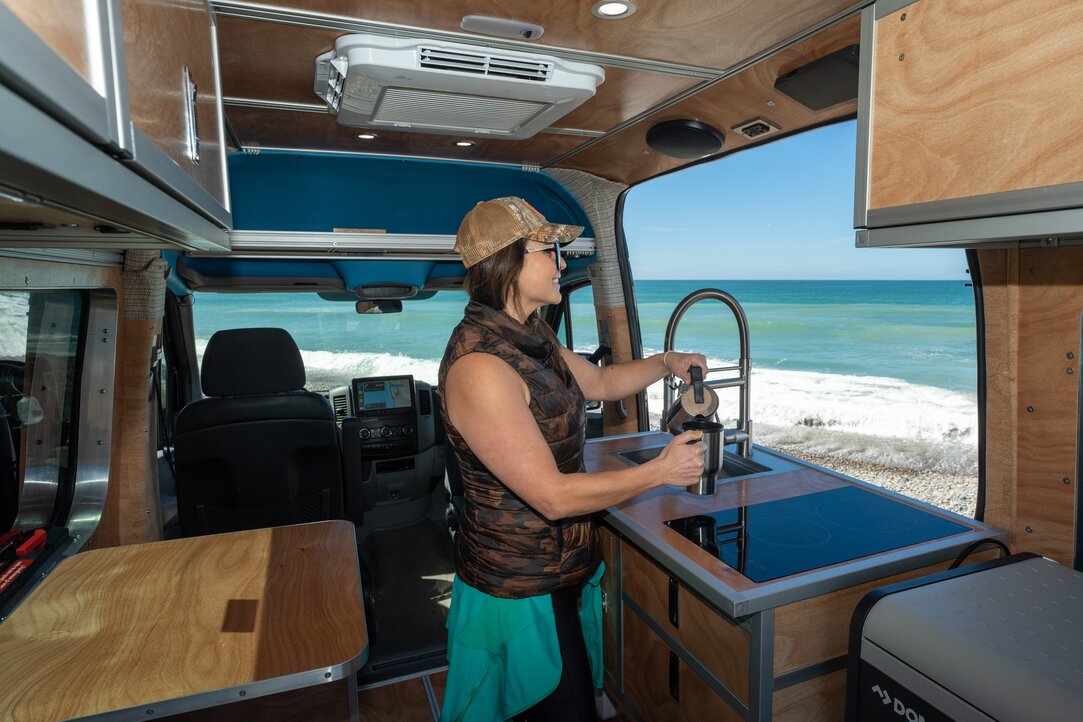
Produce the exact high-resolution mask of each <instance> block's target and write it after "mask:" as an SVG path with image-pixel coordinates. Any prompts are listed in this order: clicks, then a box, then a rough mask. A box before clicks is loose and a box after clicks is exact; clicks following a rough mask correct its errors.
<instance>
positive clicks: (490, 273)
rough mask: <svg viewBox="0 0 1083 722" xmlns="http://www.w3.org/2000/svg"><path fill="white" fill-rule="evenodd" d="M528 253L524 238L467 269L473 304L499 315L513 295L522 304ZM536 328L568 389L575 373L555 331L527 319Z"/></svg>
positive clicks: (514, 301)
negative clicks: (522, 279)
mask: <svg viewBox="0 0 1083 722" xmlns="http://www.w3.org/2000/svg"><path fill="white" fill-rule="evenodd" d="M524 250H526V239H525V238H520V239H519V240H517V241H516V242H515V243H512V244H511V245H509V246H505V247H504V248H501V249H500V250H499V251H497V252H496V253H494V254H493V255H491V256H489V257H488V258H486V259H484V260H482V261H478V262H477V263H476V264H474V265H473V266H471V267H470V268H468V269H466V277H465V278H464V279H463V287H464V288H466V292H467V293H468V294H469V295H470V299H471V300H472V301H477V302H478V303H483V304H485V305H486V306H488V307H489V308H495V309H496V310H497V311H507V308H505V306H506V304H505V301H506V300H508V293H509V291H510V293H511V299H510V301H511V303H512V304H513V305H514V304H518V302H519V286H518V285H516V283H515V280H516V279H517V278H518V277H519V271H521V270H522V269H523V259H524V257H525V256H524V254H523V251H524ZM532 324H534V328H535V329H536V330H537V332H538V333H540V334H542V335H543V336H544V337H545V339H546V346H547V347H548V349H549V363H550V364H551V366H552V368H553V370H554V371H556V373H557V375H558V376H559V377H560V379H561V381H563V382H564V385H565V386H567V385H569V384H570V383H571V379H572V370H571V369H570V368H568V364H567V363H565V361H564V357H562V356H561V355H560V351H558V350H557V346H558V345H559V343H560V342H559V341H558V340H557V337H556V334H554V333H553V331H552V329H550V328H549V327H548V326H546V325H545V323H543V322H542V320H541V318H540V317H539V316H537V315H535V316H534V318H532V319H531V318H528V319H527V326H531V325H532Z"/></svg>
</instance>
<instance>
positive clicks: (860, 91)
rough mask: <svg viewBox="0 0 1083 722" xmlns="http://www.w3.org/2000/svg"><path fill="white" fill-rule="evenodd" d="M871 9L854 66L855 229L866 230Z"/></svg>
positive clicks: (872, 52)
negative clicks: (855, 137) (855, 145)
mask: <svg viewBox="0 0 1083 722" xmlns="http://www.w3.org/2000/svg"><path fill="white" fill-rule="evenodd" d="M873 11H874V8H872V7H867V8H865V9H864V10H862V11H861V41H860V42H861V46H860V50H859V53H860V57H859V61H860V62H858V66H857V128H856V130H857V157H856V161H855V163H854V228H864V227H865V223H866V221H865V214H866V210H867V209H868V205H869V160H870V159H871V158H872V154H871V151H872V148H871V145H870V144H871V142H872V138H871V134H870V133H871V128H872V71H873V64H874V61H875V58H876V53H875V50H876V48H875V47H874V46H875V43H876V27H875V23H874V21H873Z"/></svg>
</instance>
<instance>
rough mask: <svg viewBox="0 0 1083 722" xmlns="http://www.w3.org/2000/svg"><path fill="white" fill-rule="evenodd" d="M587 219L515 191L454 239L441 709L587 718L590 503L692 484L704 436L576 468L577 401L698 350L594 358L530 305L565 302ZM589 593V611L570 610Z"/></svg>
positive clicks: (596, 554) (645, 377) (579, 445)
mask: <svg viewBox="0 0 1083 722" xmlns="http://www.w3.org/2000/svg"><path fill="white" fill-rule="evenodd" d="M582 231H583V229H582V227H580V226H566V225H557V224H552V223H549V222H548V221H546V220H545V218H544V217H543V216H542V215H541V214H540V213H538V212H537V211H536V210H535V209H534V208H532V207H531V206H530V205H529V204H528V203H526V201H524V200H522V199H521V198H497V199H495V200H491V201H485V202H483V203H479V204H478V205H477V206H475V207H474V209H473V210H471V211H470V213H468V214H467V216H466V218H464V219H463V222H462V225H461V226H460V227H459V232H458V235H457V237H456V242H455V250H456V251H458V252H459V255H460V256H461V258H462V260H463V264H464V265H465V266H466V268H467V276H466V288H467V290H468V292H469V294H470V303H469V304H468V305H467V307H466V313H465V317H464V318H463V320H462V322H461V323H460V324H459V325H458V326H457V327H456V328H455V330H454V332H453V333H452V335H451V339H450V340H449V342H448V346H447V350H446V352H445V354H444V358H443V361H442V362H441V365H440V374H439V387H440V389H441V394H440V398H441V413H442V414H443V417H444V422H445V426H446V428H447V435H448V439H449V441H450V443H451V445H452V446H453V448H454V452H455V455H456V458H457V459H458V462H459V467H460V470H461V472H462V477H463V484H464V487H465V497H466V498H465V505H464V510H463V517H464V518H463V523H462V528H461V531H460V533H459V536H458V538H457V548H456V572H457V574H456V579H455V583H454V587H453V590H452V604H451V612H450V614H449V617H448V659H449V662H450V665H449V671H448V679H447V691H446V693H445V697H444V705H443V715H442V719H444V720H459V719H462V720H486V722H488V720H497V719H507V718H510V717H515V716H517V715H521V716H522V718H523V719H527V720H531V721H532V722H533V721H534V720H544V719H560V720H569V721H572V720H592V719H594V718H595V716H594V688H595V687H596V686H597V687H600V686H601V669H600V667H601V665H600V646H601V634H600V615H601V608H600V601H599V600H600V595H599V594H598V591H597V584H598V581H599V579H600V578H601V564H600V562H601V550H600V547H599V545H598V543H597V540H596V538H595V528H594V524H595V522H594V519H593V516H592V515H593V514H594V512H598V511H601V510H603V509H605V508H607V507H609V506H612V505H614V504H617V503H619V502H621V501H623V500H625V499H628V498H630V497H633V496H635V495H637V494H641V493H643V492H645V491H648V490H649V489H652V488H654V487H656V486H660V485H661V484H665V483H671V484H693V483H695V482H696V481H697V480H698V479H699V474H700V471H701V470H702V468H703V448H702V447H703V445H702V444H696V443H691V442H694V441H697V440H698V439H699V438H700V436H701V434H700V432H698V431H689V432H685V433H683V434H681V435H680V436H677V437H675V438H674V439H673V440H672V441H671V442H670V443H669V444H668V445H667V446H666V447H665V449H663V451H662V452H661V453H660V454H659V455H658V457H657V458H655V459H653V460H652V461H649V462H647V463H646V464H642V465H640V466H637V467H635V468H629V469H625V470H622V471H605V472H599V473H594V474H587V473H584V472H583V444H584V442H585V439H586V435H585V429H586V421H585V419H586V416H585V400H586V399H588V398H589V399H593V400H601V401H613V400H617V399H623V398H626V397H628V396H630V395H632V394H634V393H636V392H638V391H640V390H642V389H643V388H645V387H646V386H648V385H649V384H651V383H653V382H655V381H657V380H658V379H661V378H662V377H664V376H665V375H666V374H668V373H670V372H672V373H675V374H676V375H677V376H679V377H680V378H682V379H684V380H685V381H687V382H690V381H691V376H690V373H689V371H688V369H689V367H690V366H693V365H697V366H700V367H701V368H703V369H704V371H706V367H707V364H706V359H704V357H703V356H701V355H699V354H683V353H677V352H675V351H670V352H667V353H666V354H665V355H662V354H658V355H655V356H652V357H650V358H647V359H642V360H638V361H631V362H628V363H623V364H619V365H616V366H609V367H605V368H598V367H596V366H594V365H592V364H590V363H587V362H586V361H584V360H583V359H581V358H580V357H579V356H578V355H576V354H575V353H573V352H571V351H569V350H568V349H566V348H564V347H563V346H562V345H561V344H560V342H559V341H557V339H556V337H555V336H554V334H553V332H552V330H550V329H549V328H548V327H547V326H546V325H545V324H544V323H543V322H542V321H541V319H540V318H539V317H538V316H537V314H536V313H535V311H537V310H538V309H539V308H541V307H542V306H544V305H546V304H553V303H560V300H561V296H560V273H561V270H562V268H563V260H562V259H561V257H560V253H559V247H560V246H561V245H563V244H566V243H570V242H571V241H572V240H574V239H575V238H576V237H577V236H578V235H579V234H580V233H582ZM580 596H582V599H583V604H582V608H581V609H578V607H579V603H580Z"/></svg>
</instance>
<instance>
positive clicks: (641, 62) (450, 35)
mask: <svg viewBox="0 0 1083 722" xmlns="http://www.w3.org/2000/svg"><path fill="white" fill-rule="evenodd" d="M869 1H870V2H871V0H869ZM210 5H211V7H212V8H214V11H215V13H216V14H217V15H219V16H222V17H233V18H240V19H243V20H262V21H264V22H274V23H280V24H282V25H297V26H300V27H309V28H319V29H323V30H343V31H347V32H355V33H371V34H373V35H384V36H390V37H400V38H401V37H404V36H409V37H415V38H418V39H420V40H437V41H440V40H442V41H445V42H454V43H468V44H470V45H477V46H481V47H487V48H503V49H505V50H513V51H517V52H528V53H531V54H535V55H539V54H541V55H552V56H553V57H557V58H563V59H565V60H572V61H577V62H586V63H598V64H602V65H608V66H610V67H614V68H626V69H629V70H644V71H648V72H652V73H662V74H666V75H679V76H684V77H692V78H713V77H715V76H716V75H718V71H717V70H713V69H711V68H704V67H698V66H694V65H683V64H680V63H666V62H661V61H656V60H645V59H642V58H633V57H628V56H624V55H611V54H608V53H596V52H592V51H589V50H573V49H570V48H560V47H555V46H552V45H538V44H535V43H527V42H520V41H515V40H500V39H496V38H482V37H479V36H477V35H471V34H469V33H459V32H452V31H447V30H433V29H431V28H419V27H415V26H411V25H398V24H395V23H385V22H379V21H376V20H361V19H358V18H350V17H346V16H343V15H332V14H329V13H317V12H309V11H305V10H299V9H296V8H281V7H273V6H270V5H263V4H260V3H252V2H241V1H239V0H212V1H211V3H210Z"/></svg>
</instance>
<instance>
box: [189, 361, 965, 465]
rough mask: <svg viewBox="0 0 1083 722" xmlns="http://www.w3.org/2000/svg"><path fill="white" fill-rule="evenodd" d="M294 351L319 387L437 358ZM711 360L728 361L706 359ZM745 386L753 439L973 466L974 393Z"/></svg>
mask: <svg viewBox="0 0 1083 722" xmlns="http://www.w3.org/2000/svg"><path fill="white" fill-rule="evenodd" d="M205 347H206V341H204V340H197V342H196V350H197V353H198V354H199V356H200V357H201V358H202V355H203V350H204V348H205ZM301 356H302V358H303V359H304V363H305V369H306V374H307V380H308V383H307V384H306V385H307V386H308V388H310V389H315V390H321V391H326V390H328V389H331V388H335V387H339V386H346V385H348V384H349V383H350V379H352V378H358V377H363V376H389V375H396V374H410V375H412V376H414V378H416V379H418V380H421V381H426V382H428V383H430V384H435V383H436V376H437V372H438V370H439V365H440V362H439V361H438V360H435V359H419V358H413V357H410V356H406V355H398V354H390V353H363V352H332V351H311V350H302V351H301ZM708 364H709V365H710V366H711V367H712V368H713V367H719V366H729V365H733V362H731V361H723V360H719V359H709V360H708ZM731 373H732V372H731ZM724 376H725V374H722V373H714V374H710V375H709V376H708V377H707V378H708V380H712V379H721V378H723V377H724ZM662 384H663V382H661V381H659V382H657V383H655V384H653V385H651V386H650V387H649V388H648V389H647V405H648V411H649V414H650V427H651V428H653V429H657V428H660V424H661V417H662V403H663V396H662V394H663V385H662ZM751 389H752V393H751V416H752V421H753V441H754V442H756V443H758V444H762V445H764V446H768V447H771V446H778V447H785V448H789V449H794V450H799V451H805V452H809V453H815V454H823V455H826V456H834V457H838V458H847V459H855V460H859V461H867V462H870V463H876V464H883V465H886V466H893V467H899V468H909V469H928V470H934V471H942V472H947V473H955V474H974V473H976V470H977V400H976V397H975V396H974V395H972V394H965V393H960V392H956V391H949V390H946V389H941V388H937V387H934V386H923V385H920V384H913V383H908V382H906V381H902V380H900V379H893V378H887V377H879V376H849V375H841V374H826V373H817V372H810V371H782V370H778V369H755V368H753V370H752V387H751ZM718 394H719V417H720V418H721V419H722V421H723V423H724V424H725V425H726V426H730V427H732V426H734V425H735V423H736V416H737V410H738V393H737V389H720V390H719V391H718Z"/></svg>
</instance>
